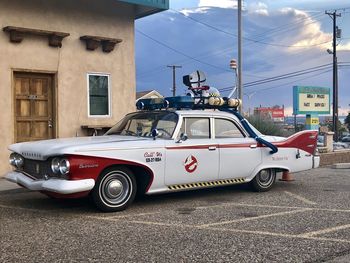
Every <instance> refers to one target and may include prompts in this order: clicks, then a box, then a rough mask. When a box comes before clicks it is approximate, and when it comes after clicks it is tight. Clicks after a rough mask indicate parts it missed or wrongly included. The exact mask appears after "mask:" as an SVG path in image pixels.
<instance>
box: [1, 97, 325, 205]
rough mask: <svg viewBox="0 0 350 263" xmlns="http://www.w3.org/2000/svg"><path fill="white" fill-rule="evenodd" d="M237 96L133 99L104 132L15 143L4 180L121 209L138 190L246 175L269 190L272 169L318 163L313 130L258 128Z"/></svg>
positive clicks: (202, 184)
mask: <svg viewBox="0 0 350 263" xmlns="http://www.w3.org/2000/svg"><path fill="white" fill-rule="evenodd" d="M238 104H239V101H238V100H236V99H229V98H219V97H217V96H207V97H201V98H196V97H192V96H181V97H180V96H179V97H173V98H166V99H163V100H161V101H159V100H158V101H157V100H153V99H149V100H143V101H139V102H138V108H139V109H141V110H140V111H137V112H134V113H130V114H128V115H126V116H125V118H123V119H122V120H121V121H120V122H119V123H117V124H116V125H115V126H114V127H112V128H111V129H110V130H109V131H108V132H107V133H106V134H105V135H104V136H94V137H81V138H67V139H54V140H45V141H38V142H25V143H18V144H13V145H11V146H10V147H9V149H10V150H11V151H12V153H11V155H10V164H11V165H12V166H13V167H14V170H13V171H11V172H9V173H8V174H7V175H6V178H7V179H8V180H9V181H12V182H15V183H17V184H19V185H21V186H23V187H26V188H28V189H31V190H36V191H40V192H42V193H44V194H47V195H49V196H52V197H58V198H77V197H83V196H87V195H89V196H90V197H91V199H92V201H93V203H94V204H95V205H96V206H97V208H99V209H100V210H102V211H119V210H123V209H125V208H126V207H127V206H128V205H130V204H131V203H132V202H133V200H134V198H135V195H136V193H137V192H139V193H142V194H144V193H145V194H156V193H166V192H175V191H183V190H190V189H198V188H206V187H215V186H222V185H233V184H243V183H249V184H250V185H251V186H252V188H253V189H254V190H256V191H268V190H270V189H271V187H272V186H273V184H274V182H275V179H276V173H277V172H280V171H289V172H298V171H303V170H307V169H311V168H316V167H318V165H319V156H317V155H316V154H315V152H316V141H317V131H302V132H299V133H296V134H294V135H292V136H291V137H289V138H284V137H275V136H267V135H262V134H261V133H260V132H259V131H257V130H256V129H255V128H254V127H253V126H252V125H251V124H250V123H249V122H248V121H247V120H246V119H244V118H243V117H242V116H241V115H240V114H239V113H238V111H237V110H236V108H237V106H238Z"/></svg>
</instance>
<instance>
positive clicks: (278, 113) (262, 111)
mask: <svg viewBox="0 0 350 263" xmlns="http://www.w3.org/2000/svg"><path fill="white" fill-rule="evenodd" d="M254 115H256V116H260V117H261V118H266V119H270V120H272V121H273V122H275V123H284V106H282V107H280V106H274V107H261V106H260V107H257V108H254Z"/></svg>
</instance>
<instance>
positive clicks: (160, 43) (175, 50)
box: [135, 29, 231, 72]
mask: <svg viewBox="0 0 350 263" xmlns="http://www.w3.org/2000/svg"><path fill="white" fill-rule="evenodd" d="M135 30H136V32H138V33H139V34H141V35H143V36H144V37H146V38H149V39H151V40H153V41H154V42H156V43H158V44H159V45H161V46H164V47H166V48H168V49H170V50H172V51H174V52H175V53H178V54H180V55H182V56H184V57H187V58H189V59H192V60H194V61H197V62H199V63H201V64H204V65H207V66H210V67H213V68H217V69H220V70H224V71H227V72H231V71H230V70H229V69H225V68H221V67H218V66H215V65H212V64H210V63H207V62H204V61H201V60H199V59H197V58H195V57H192V56H189V55H187V54H186V53H184V52H182V51H180V50H177V49H175V48H173V47H171V46H169V45H167V44H165V43H163V42H161V41H159V40H157V39H155V38H153V37H151V36H149V35H147V34H146V33H143V32H142V31H140V30H138V29H135Z"/></svg>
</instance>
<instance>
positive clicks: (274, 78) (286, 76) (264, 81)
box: [220, 63, 331, 91]
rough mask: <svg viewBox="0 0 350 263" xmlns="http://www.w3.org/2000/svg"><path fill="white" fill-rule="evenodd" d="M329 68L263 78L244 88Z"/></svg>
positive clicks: (321, 67) (304, 70)
mask: <svg viewBox="0 0 350 263" xmlns="http://www.w3.org/2000/svg"><path fill="white" fill-rule="evenodd" d="M330 66H331V63H329V64H324V65H321V66H317V67H312V68H308V69H303V70H298V71H294V72H289V73H285V74H282V75H278V76H274V77H269V78H265V79H262V80H258V81H252V82H248V83H245V84H244V87H249V86H256V85H260V84H265V83H268V82H273V81H277V80H281V79H285V78H291V77H294V76H298V75H299V74H308V73H311V72H314V71H317V70H322V69H324V68H325V67H330ZM230 88H232V87H226V88H223V89H221V90H220V91H225V90H228V89H230Z"/></svg>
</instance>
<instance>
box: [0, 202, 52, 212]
mask: <svg viewBox="0 0 350 263" xmlns="http://www.w3.org/2000/svg"><path fill="white" fill-rule="evenodd" d="M0 208H6V209H12V210H16V209H19V210H26V211H31V212H41V213H48V212H52V211H51V210H40V209H35V208H28V207H21V206H10V205H2V204H0Z"/></svg>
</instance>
